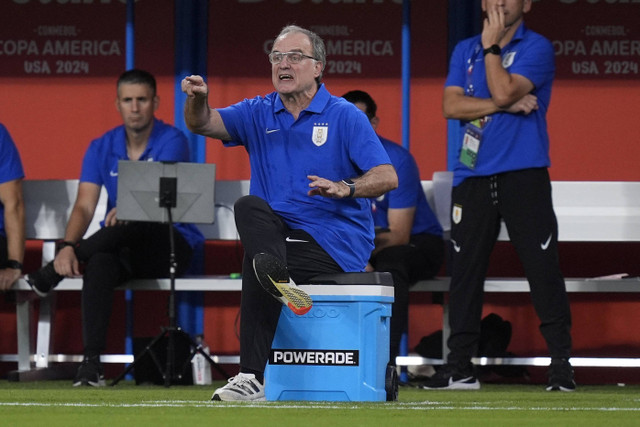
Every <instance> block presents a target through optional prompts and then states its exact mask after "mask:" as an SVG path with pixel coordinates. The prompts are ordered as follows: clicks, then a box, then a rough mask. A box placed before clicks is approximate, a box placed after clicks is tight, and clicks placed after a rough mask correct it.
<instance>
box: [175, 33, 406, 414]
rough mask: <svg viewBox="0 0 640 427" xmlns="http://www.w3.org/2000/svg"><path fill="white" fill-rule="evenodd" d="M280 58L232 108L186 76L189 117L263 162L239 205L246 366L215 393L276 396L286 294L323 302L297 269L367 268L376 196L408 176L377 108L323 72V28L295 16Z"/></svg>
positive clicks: (278, 48) (304, 307) (297, 308)
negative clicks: (330, 83) (267, 77)
mask: <svg viewBox="0 0 640 427" xmlns="http://www.w3.org/2000/svg"><path fill="white" fill-rule="evenodd" d="M268 59H269V62H270V63H271V80H272V83H273V86H274V88H275V89H276V91H275V92H272V93H270V94H268V95H266V96H264V97H261V96H258V97H255V98H253V99H245V100H244V101H242V102H239V103H237V104H234V105H231V106H230V107H227V108H221V109H213V108H210V107H209V105H208V93H209V87H208V86H207V84H206V83H205V82H204V79H203V78H202V77H200V76H188V77H186V78H185V79H184V80H183V81H182V90H183V91H184V92H185V93H186V94H187V101H186V104H185V123H187V125H188V126H189V129H191V130H192V131H194V132H197V133H199V134H202V135H206V136H208V137H211V138H216V139H221V140H222V141H223V143H224V144H225V145H227V146H236V145H243V146H244V147H245V149H246V150H247V153H248V154H249V162H250V165H251V190H250V193H251V194H250V195H249V196H245V197H242V198H240V199H239V200H238V201H237V202H236V204H235V206H234V210H235V218H236V225H237V228H238V233H239V234H240V240H241V241H242V245H243V247H244V250H245V257H244V261H243V266H242V303H241V307H240V311H241V316H240V317H241V324H240V373H239V374H238V375H237V376H235V377H234V378H232V379H231V380H229V383H228V384H227V385H225V386H224V387H221V388H219V389H217V390H215V391H214V393H213V396H212V400H223V401H234V400H265V395H264V389H265V385H264V370H265V367H266V364H267V361H268V359H269V353H270V350H271V344H272V342H273V338H274V335H275V332H276V328H277V326H278V319H279V317H280V312H281V310H282V304H284V305H286V306H287V307H288V308H289V309H291V310H292V311H293V312H294V313H296V314H298V315H301V314H304V313H306V312H308V311H309V309H311V305H312V303H313V302H312V301H311V299H310V298H309V295H307V294H306V293H305V292H303V291H302V290H301V289H300V288H299V287H297V286H296V284H295V283H294V281H295V282H298V283H304V282H305V281H307V280H309V279H310V278H312V277H314V276H317V275H318V274H321V273H339V272H344V271H363V270H364V269H365V267H366V264H367V259H368V258H369V255H370V253H371V251H372V250H373V238H374V230H373V219H372V218H371V202H370V201H369V199H370V198H371V197H378V196H380V195H381V194H383V193H385V192H386V191H389V190H392V189H394V188H395V187H396V186H397V176H396V173H395V171H394V169H393V166H392V165H391V161H390V160H389V156H388V155H387V153H386V152H385V150H384V148H383V147H382V145H381V144H380V140H379V139H378V137H377V136H376V134H375V132H374V131H373V129H372V128H371V126H370V125H369V123H368V122H367V120H366V117H365V116H364V115H363V114H362V113H360V112H359V111H358V109H357V108H355V107H354V106H353V105H351V104H349V103H348V102H347V101H345V100H344V99H341V98H338V97H335V96H332V95H331V94H330V93H329V92H328V91H327V89H326V88H325V86H324V84H322V83H321V79H322V72H323V70H324V66H325V65H326V63H327V61H326V49H325V45H324V42H323V41H322V39H321V38H320V37H319V36H318V35H317V34H315V33H313V32H311V31H309V30H306V29H304V28H300V27H297V26H288V27H285V28H284V29H283V30H282V31H281V32H280V34H279V35H278V36H277V37H276V38H275V41H274V44H273V48H272V50H271V53H270V54H269V56H268ZM268 294H270V295H272V296H273V297H275V299H274V298H270V297H268ZM281 303H282V304H281Z"/></svg>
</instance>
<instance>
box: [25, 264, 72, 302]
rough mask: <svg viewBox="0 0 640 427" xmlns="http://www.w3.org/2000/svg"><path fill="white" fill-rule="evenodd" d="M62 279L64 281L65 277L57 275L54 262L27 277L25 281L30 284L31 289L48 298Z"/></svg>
mask: <svg viewBox="0 0 640 427" xmlns="http://www.w3.org/2000/svg"><path fill="white" fill-rule="evenodd" d="M62 279H64V276H61V275H59V274H58V273H56V269H55V268H54V267H53V261H51V262H50V263H49V264H47V265H45V266H44V267H42V268H40V270H38V271H36V272H33V273H31V274H27V275H26V276H25V280H26V281H27V283H29V286H31V289H33V291H34V292H35V293H36V294H38V296H40V297H42V298H44V297H46V296H47V295H48V294H49V292H50V291H51V289H53V288H55V287H56V286H57V285H58V283H60V282H61V281H62Z"/></svg>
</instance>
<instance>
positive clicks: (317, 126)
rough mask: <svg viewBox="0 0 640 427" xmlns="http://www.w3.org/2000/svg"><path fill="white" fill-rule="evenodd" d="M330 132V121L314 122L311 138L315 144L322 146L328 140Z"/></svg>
mask: <svg viewBox="0 0 640 427" xmlns="http://www.w3.org/2000/svg"><path fill="white" fill-rule="evenodd" d="M328 133H329V123H314V124H313V134H312V135H311V140H312V141H313V143H314V144H315V145H317V146H318V147H320V146H321V145H322V144H324V143H325V142H327V134H328Z"/></svg>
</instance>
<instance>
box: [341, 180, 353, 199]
mask: <svg viewBox="0 0 640 427" xmlns="http://www.w3.org/2000/svg"><path fill="white" fill-rule="evenodd" d="M342 183H343V184H344V185H346V186H347V187H349V195H348V196H347V197H353V195H354V194H355V192H356V183H355V182H353V181H352V180H351V179H350V178H346V179H343V180H342Z"/></svg>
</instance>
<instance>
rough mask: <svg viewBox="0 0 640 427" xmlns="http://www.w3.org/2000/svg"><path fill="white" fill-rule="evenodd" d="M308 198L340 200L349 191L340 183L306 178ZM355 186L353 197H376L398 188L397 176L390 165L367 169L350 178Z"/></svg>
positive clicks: (347, 194)
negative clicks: (362, 173) (318, 197)
mask: <svg viewBox="0 0 640 427" xmlns="http://www.w3.org/2000/svg"><path fill="white" fill-rule="evenodd" d="M307 178H309V180H310V181H311V182H310V183H309V187H311V190H309V193H308V194H309V195H310V196H322V197H331V198H334V199H342V198H345V197H349V194H350V189H349V186H347V185H346V184H345V183H343V182H342V181H330V180H328V179H325V178H321V177H319V176H317V175H309V176H307ZM351 179H352V180H353V182H354V183H355V184H356V191H355V193H354V194H353V197H367V198H369V197H378V196H381V195H383V194H384V193H386V192H387V191H391V190H393V189H395V188H397V187H398V175H396V170H395V169H394V168H393V166H392V165H390V164H385V165H378V166H375V167H373V168H371V169H369V170H368V171H367V172H366V173H365V174H364V175H362V176H359V177H357V178H351Z"/></svg>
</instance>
